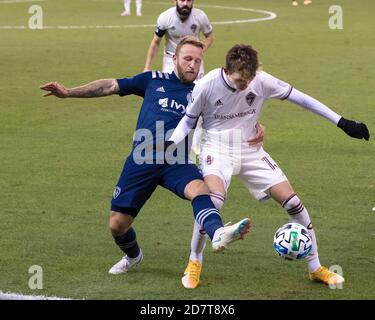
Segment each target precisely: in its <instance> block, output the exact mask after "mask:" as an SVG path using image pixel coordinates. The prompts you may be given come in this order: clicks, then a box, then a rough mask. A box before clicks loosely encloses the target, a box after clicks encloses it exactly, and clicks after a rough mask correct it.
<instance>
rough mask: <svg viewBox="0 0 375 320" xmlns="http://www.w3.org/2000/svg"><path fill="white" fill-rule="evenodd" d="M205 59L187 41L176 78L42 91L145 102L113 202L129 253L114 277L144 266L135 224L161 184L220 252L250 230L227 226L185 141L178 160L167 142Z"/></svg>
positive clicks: (151, 75) (117, 237) (245, 225)
mask: <svg viewBox="0 0 375 320" xmlns="http://www.w3.org/2000/svg"><path fill="white" fill-rule="evenodd" d="M202 58H203V44H202V42H200V41H199V39H197V38H194V37H186V38H184V39H182V40H181V42H180V43H179V44H178V46H177V48H176V53H175V55H174V57H173V61H174V64H175V69H174V72H172V73H162V72H159V71H158V72H156V71H152V72H151V71H149V72H143V73H141V74H138V75H136V76H134V77H132V78H123V79H102V80H97V81H94V82H91V83H89V84H86V85H83V86H81V87H76V88H71V89H66V88H65V87H64V86H63V85H61V84H59V83H57V82H50V83H47V84H45V85H42V86H41V87H40V88H41V89H42V90H45V91H48V93H47V94H46V95H45V96H49V95H54V96H56V97H59V98H68V97H72V98H93V97H104V96H109V95H113V94H118V95H120V96H125V95H130V94H135V95H137V96H141V97H143V103H142V107H141V109H140V113H139V117H138V121H137V127H136V132H135V133H134V141H133V148H132V151H131V153H130V155H129V156H128V157H127V159H126V162H125V165H124V168H123V171H122V173H121V176H120V178H119V180H118V183H117V185H116V188H115V190H114V193H113V198H112V202H111V211H110V219H109V226H110V230H111V233H112V236H113V239H114V241H115V243H116V244H117V245H118V247H119V248H120V249H121V250H122V251H123V253H124V256H123V258H122V259H121V260H120V261H119V262H118V263H116V264H115V265H114V266H113V267H112V268H111V269H110V270H109V273H111V274H121V273H125V272H127V271H129V270H130V269H131V268H133V267H135V266H136V265H137V264H139V263H140V262H141V261H142V259H143V254H142V251H141V249H140V247H139V245H138V242H137V239H136V233H135V230H134V228H133V227H132V223H133V221H134V219H135V218H136V216H137V215H138V213H139V211H140V210H141V208H142V207H143V205H144V204H145V203H146V201H147V200H148V199H149V198H150V197H151V195H152V193H153V192H154V190H155V189H156V187H157V186H158V185H160V186H162V187H164V188H166V189H168V190H170V191H172V192H173V193H174V194H176V195H177V196H179V197H180V198H182V199H188V200H190V201H191V204H192V207H193V213H194V217H195V219H196V220H197V221H199V224H200V225H203V227H204V229H205V230H206V232H207V234H208V235H209V237H210V238H211V240H212V248H213V250H214V251H215V252H220V251H222V250H224V249H225V248H226V247H227V246H228V245H229V244H230V243H232V242H233V241H236V240H238V239H242V238H243V236H244V235H245V233H247V232H248V231H249V228H250V220H249V219H248V218H245V219H242V220H241V221H239V222H238V223H236V224H234V225H231V226H225V227H224V226H223V223H222V220H221V217H220V214H219V212H218V210H217V209H216V208H215V205H214V204H213V202H212V201H211V199H210V196H209V190H208V187H207V185H206V184H205V183H204V182H203V177H202V175H201V173H200V171H199V170H198V168H197V166H196V165H195V164H193V163H191V161H189V159H188V152H187V149H188V142H187V141H186V140H185V141H184V142H183V143H182V144H181V145H180V146H182V150H181V148H178V149H177V151H178V157H177V159H176V158H175V157H174V156H173V154H171V153H168V152H169V151H168V149H169V148H168V147H167V144H166V140H165V139H168V135H170V134H171V131H172V130H174V128H175V127H176V126H177V124H178V122H179V121H180V120H181V118H182V117H183V115H184V114H185V110H186V106H187V104H188V102H189V101H190V97H191V92H192V90H193V88H194V81H195V79H196V77H197V76H198V72H199V69H200V65H201V62H202ZM184 150H185V152H184ZM175 160H177V162H176V161H175ZM166 214H168V212H166ZM175 223H179V222H178V221H175Z"/></svg>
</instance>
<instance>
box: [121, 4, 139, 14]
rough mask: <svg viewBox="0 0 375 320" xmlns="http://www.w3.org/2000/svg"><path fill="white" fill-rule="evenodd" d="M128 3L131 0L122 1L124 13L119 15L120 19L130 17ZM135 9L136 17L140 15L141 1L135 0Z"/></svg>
mask: <svg viewBox="0 0 375 320" xmlns="http://www.w3.org/2000/svg"><path fill="white" fill-rule="evenodd" d="M130 3H131V0H124V9H125V10H124V11H123V12H122V13H121V16H122V17H125V16H130V14H131V10H130ZM135 8H136V14H137V16H138V17H140V16H141V15H142V0H135Z"/></svg>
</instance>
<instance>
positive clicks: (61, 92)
mask: <svg viewBox="0 0 375 320" xmlns="http://www.w3.org/2000/svg"><path fill="white" fill-rule="evenodd" d="M40 89H42V90H45V91H48V93H46V94H44V95H43V97H47V96H51V95H54V96H56V97H58V98H67V97H69V92H68V90H67V89H65V87H64V86H63V85H61V84H59V83H57V82H48V83H46V84H44V85H42V86H40Z"/></svg>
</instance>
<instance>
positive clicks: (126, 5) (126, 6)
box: [124, 0, 131, 13]
mask: <svg viewBox="0 0 375 320" xmlns="http://www.w3.org/2000/svg"><path fill="white" fill-rule="evenodd" d="M130 1H131V0H124V8H125V11H126V12H129V13H130Z"/></svg>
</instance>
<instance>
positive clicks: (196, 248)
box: [189, 221, 208, 263]
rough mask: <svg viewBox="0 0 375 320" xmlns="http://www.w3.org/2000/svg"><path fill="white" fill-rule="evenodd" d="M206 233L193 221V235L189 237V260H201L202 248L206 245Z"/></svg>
mask: <svg viewBox="0 0 375 320" xmlns="http://www.w3.org/2000/svg"><path fill="white" fill-rule="evenodd" d="M202 231H203V232H202ZM207 237H208V236H207V234H206V232H205V231H204V230H202V228H201V226H200V225H199V224H198V222H196V221H194V229H193V236H192V238H191V252H190V257H189V259H190V260H194V261H199V262H200V263H202V261H203V250H204V248H205V246H206V240H207Z"/></svg>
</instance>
